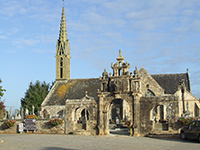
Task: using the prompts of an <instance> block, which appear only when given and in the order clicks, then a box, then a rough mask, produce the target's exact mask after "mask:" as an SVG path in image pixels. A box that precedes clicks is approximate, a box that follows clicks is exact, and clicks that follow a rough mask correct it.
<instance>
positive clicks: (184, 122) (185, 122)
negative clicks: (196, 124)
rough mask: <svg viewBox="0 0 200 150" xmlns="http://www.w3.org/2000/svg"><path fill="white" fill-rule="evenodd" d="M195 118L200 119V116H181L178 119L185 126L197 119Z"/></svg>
mask: <svg viewBox="0 0 200 150" xmlns="http://www.w3.org/2000/svg"><path fill="white" fill-rule="evenodd" d="M195 120H200V118H195V117H186V118H184V117H180V118H179V119H178V121H179V122H180V123H181V124H182V125H184V126H186V125H188V124H189V123H190V122H192V121H195Z"/></svg>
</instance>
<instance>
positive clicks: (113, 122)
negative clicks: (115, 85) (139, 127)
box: [107, 99, 131, 135]
mask: <svg viewBox="0 0 200 150" xmlns="http://www.w3.org/2000/svg"><path fill="white" fill-rule="evenodd" d="M107 112H108V113H107V126H108V127H109V134H118V135H130V122H131V114H130V112H131V110H130V106H129V104H128V102H127V101H126V100H123V99H114V100H113V101H112V102H111V103H110V104H109V105H108V107H107Z"/></svg>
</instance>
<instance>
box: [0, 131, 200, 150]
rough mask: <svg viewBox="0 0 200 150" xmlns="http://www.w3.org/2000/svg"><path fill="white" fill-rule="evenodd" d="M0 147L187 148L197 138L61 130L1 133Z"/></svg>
mask: <svg viewBox="0 0 200 150" xmlns="http://www.w3.org/2000/svg"><path fill="white" fill-rule="evenodd" d="M0 139H2V140H3V143H0V149H2V150H3V149H6V150H16V149H20V150H23V149H28V150H56V149H57V150H118V149H121V150H129V149H131V150H147V149H148V150H161V149H162V150H189V149H199V146H200V144H199V143H197V142H196V141H192V140H186V141H183V140H181V139H180V138H150V137H131V136H124V135H123V136H121V135H114V134H110V135H106V136H83V135H64V134H0Z"/></svg>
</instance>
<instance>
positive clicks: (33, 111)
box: [32, 105, 35, 115]
mask: <svg viewBox="0 0 200 150" xmlns="http://www.w3.org/2000/svg"><path fill="white" fill-rule="evenodd" d="M34 108H35V107H34V105H32V114H33V115H35V114H34Z"/></svg>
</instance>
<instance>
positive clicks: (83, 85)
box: [45, 73, 190, 106]
mask: <svg viewBox="0 0 200 150" xmlns="http://www.w3.org/2000/svg"><path fill="white" fill-rule="evenodd" d="M151 76H152V77H153V78H154V80H155V81H156V82H157V83H158V84H159V85H160V86H161V87H162V88H163V89H164V90H165V94H174V93H175V92H176V91H177V90H178V86H179V85H180V80H181V79H185V81H186V82H185V85H186V90H187V91H189V92H190V81H189V77H188V74H187V73H180V74H157V75H151ZM56 84H57V85H56V88H55V90H54V91H52V94H51V96H50V97H49V99H48V101H47V103H46V104H45V105H46V106H49V105H55V104H56V105H65V102H66V100H67V99H70V100H72V99H81V98H83V97H84V96H85V92H86V91H87V95H88V96H91V97H94V99H95V100H98V95H97V89H100V88H101V83H100V80H99V78H89V79H69V80H68V81H67V82H66V81H59V82H57V83H56Z"/></svg>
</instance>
